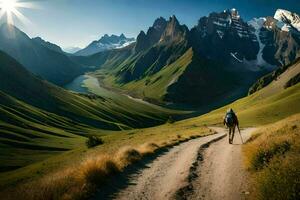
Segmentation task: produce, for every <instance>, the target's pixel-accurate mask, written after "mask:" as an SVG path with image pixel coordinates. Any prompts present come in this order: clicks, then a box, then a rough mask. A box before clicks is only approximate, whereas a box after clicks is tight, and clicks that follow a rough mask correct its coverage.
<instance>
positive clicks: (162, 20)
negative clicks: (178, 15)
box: [152, 17, 167, 29]
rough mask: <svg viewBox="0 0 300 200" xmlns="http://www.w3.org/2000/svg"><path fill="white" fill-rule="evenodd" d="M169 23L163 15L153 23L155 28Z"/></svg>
mask: <svg viewBox="0 0 300 200" xmlns="http://www.w3.org/2000/svg"><path fill="white" fill-rule="evenodd" d="M166 24H167V20H166V19H165V18H163V17H159V18H157V19H156V20H155V21H154V23H153V26H152V27H153V28H155V29H161V28H164V27H165V26H166Z"/></svg>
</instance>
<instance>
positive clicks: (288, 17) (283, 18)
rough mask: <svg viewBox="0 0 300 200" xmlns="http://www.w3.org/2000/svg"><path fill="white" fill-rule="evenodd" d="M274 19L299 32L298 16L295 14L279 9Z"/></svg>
mask: <svg viewBox="0 0 300 200" xmlns="http://www.w3.org/2000/svg"><path fill="white" fill-rule="evenodd" d="M274 19H276V20H278V21H279V22H282V23H285V24H287V25H290V26H292V27H294V28H295V29H296V30H298V31H300V16H299V15H298V14H296V13H293V12H291V11H288V10H285V9H281V8H279V9H277V10H276V12H275V14H274Z"/></svg>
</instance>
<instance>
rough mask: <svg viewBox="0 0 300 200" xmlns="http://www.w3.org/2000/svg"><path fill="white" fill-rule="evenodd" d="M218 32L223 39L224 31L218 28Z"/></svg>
mask: <svg viewBox="0 0 300 200" xmlns="http://www.w3.org/2000/svg"><path fill="white" fill-rule="evenodd" d="M217 33H218V35H219V37H220V38H221V39H223V37H224V33H223V31H220V30H217Z"/></svg>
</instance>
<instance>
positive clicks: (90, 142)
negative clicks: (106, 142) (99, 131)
mask: <svg viewBox="0 0 300 200" xmlns="http://www.w3.org/2000/svg"><path fill="white" fill-rule="evenodd" d="M100 144H103V140H102V139H101V138H100V137H97V136H94V135H92V136H89V137H88V139H87V140H86V146H87V147H88V148H92V147H95V146H98V145H100Z"/></svg>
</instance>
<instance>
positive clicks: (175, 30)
mask: <svg viewBox="0 0 300 200" xmlns="http://www.w3.org/2000/svg"><path fill="white" fill-rule="evenodd" d="M188 32H189V30H188V28H187V27H186V26H185V25H180V23H179V21H178V20H177V18H176V16H175V15H172V16H171V17H170V18H169V21H168V22H167V26H166V29H165V31H164V33H163V34H162V36H161V38H160V42H169V41H180V40H183V39H184V38H185V36H186V34H187V33H188Z"/></svg>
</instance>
